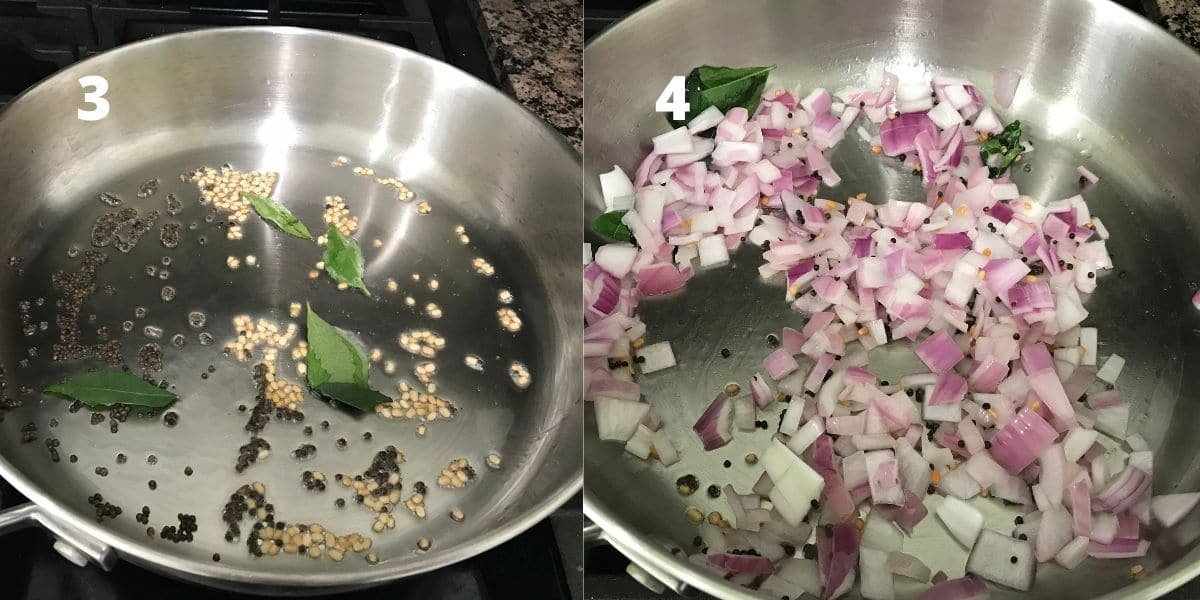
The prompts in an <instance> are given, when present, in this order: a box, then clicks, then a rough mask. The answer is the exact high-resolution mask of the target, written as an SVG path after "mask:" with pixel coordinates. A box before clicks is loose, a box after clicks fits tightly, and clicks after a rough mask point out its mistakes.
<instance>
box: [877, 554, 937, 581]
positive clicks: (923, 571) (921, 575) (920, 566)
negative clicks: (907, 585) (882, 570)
mask: <svg viewBox="0 0 1200 600" xmlns="http://www.w3.org/2000/svg"><path fill="white" fill-rule="evenodd" d="M884 567H886V568H887V570H889V571H891V572H892V573H893V574H895V575H900V576H902V577H907V578H909V579H912V580H914V581H919V582H921V583H925V582H927V581H929V567H927V566H925V563H923V562H921V560H920V559H918V558H917V557H915V556H913V555H911V554H905V553H903V552H889V553H888V559H887V562H886V563H884Z"/></svg>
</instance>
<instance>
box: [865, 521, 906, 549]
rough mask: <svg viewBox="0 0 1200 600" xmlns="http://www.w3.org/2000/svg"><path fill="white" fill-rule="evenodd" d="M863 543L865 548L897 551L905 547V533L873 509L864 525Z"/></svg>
mask: <svg viewBox="0 0 1200 600" xmlns="http://www.w3.org/2000/svg"><path fill="white" fill-rule="evenodd" d="M861 544H862V546H863V547H864V548H874V549H876V550H884V551H887V552H891V551H896V550H900V549H901V548H903V547H904V534H903V533H901V532H900V530H899V529H897V528H896V526H895V525H893V524H892V522H891V521H890V520H888V519H885V518H883V517H881V516H880V515H879V513H878V512H875V511H871V514H869V515H867V519H866V522H865V524H864V525H863V533H862V541H861Z"/></svg>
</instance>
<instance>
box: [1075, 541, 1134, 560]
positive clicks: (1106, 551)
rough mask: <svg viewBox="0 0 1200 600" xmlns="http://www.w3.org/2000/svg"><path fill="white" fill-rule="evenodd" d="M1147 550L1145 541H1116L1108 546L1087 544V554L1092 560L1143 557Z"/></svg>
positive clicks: (1095, 543) (1093, 543)
mask: <svg viewBox="0 0 1200 600" xmlns="http://www.w3.org/2000/svg"><path fill="white" fill-rule="evenodd" d="M1149 549H1150V542H1148V541H1146V540H1122V539H1116V540H1113V541H1112V542H1111V543H1108V544H1101V543H1100V542H1095V541H1093V542H1091V543H1089V544H1088V548H1087V554H1088V556H1090V557H1092V558H1137V557H1139V556H1145V555H1146V551H1147V550H1149Z"/></svg>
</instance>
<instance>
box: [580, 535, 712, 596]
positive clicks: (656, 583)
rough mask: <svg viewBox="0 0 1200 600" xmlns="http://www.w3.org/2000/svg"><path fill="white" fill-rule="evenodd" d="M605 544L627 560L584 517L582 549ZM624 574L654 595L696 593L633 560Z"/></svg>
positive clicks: (668, 574)
mask: <svg viewBox="0 0 1200 600" xmlns="http://www.w3.org/2000/svg"><path fill="white" fill-rule="evenodd" d="M605 544H607V545H609V546H612V547H613V549H615V550H616V551H617V552H620V553H621V555H622V556H624V557H625V558H629V554H628V553H627V552H625V551H624V550H622V549H621V548H620V546H619V545H618V544H615V543H613V539H612V538H610V537H608V536H607V535H606V534H605V533H604V530H603V529H601V528H600V526H599V525H597V524H596V523H595V522H593V521H592V520H591V519H589V518H587V517H586V516H585V517H584V518H583V546H584V548H585V549H587V548H594V547H596V546H600V545H605ZM625 573H627V574H628V575H629V576H630V577H632V578H633V579H634V581H637V582H638V583H640V584H642V585H643V586H645V588H646V589H648V590H650V591H651V592H654V593H655V594H662V593H663V592H665V591H667V590H671V591H672V592H675V593H676V594H678V595H680V596H693V595H695V593H696V590H695V588H693V587H692V586H690V585H688V584H687V583H686V582H684V581H683V580H681V579H679V578H678V577H675V576H674V575H672V574H670V573H668V572H667V571H666V570H664V569H662V568H655V567H646V566H643V565H641V564H639V563H638V562H637V561H635V560H633V559H629V565H627V566H626V567H625Z"/></svg>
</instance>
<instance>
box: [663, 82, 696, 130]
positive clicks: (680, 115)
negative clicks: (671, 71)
mask: <svg viewBox="0 0 1200 600" xmlns="http://www.w3.org/2000/svg"><path fill="white" fill-rule="evenodd" d="M686 98H687V85H686V79H685V78H684V76H683V75H676V76H674V77H672V78H671V82H670V83H668V84H667V87H665V88H663V91H662V93H661V94H659V95H658V100H655V101H654V111H655V112H669V113H671V119H672V120H674V121H682V120H683V119H684V118H686V117H687V112H688V110H690V109H691V108H692V105H691V104H689V103H688V101H687V100H686Z"/></svg>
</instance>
